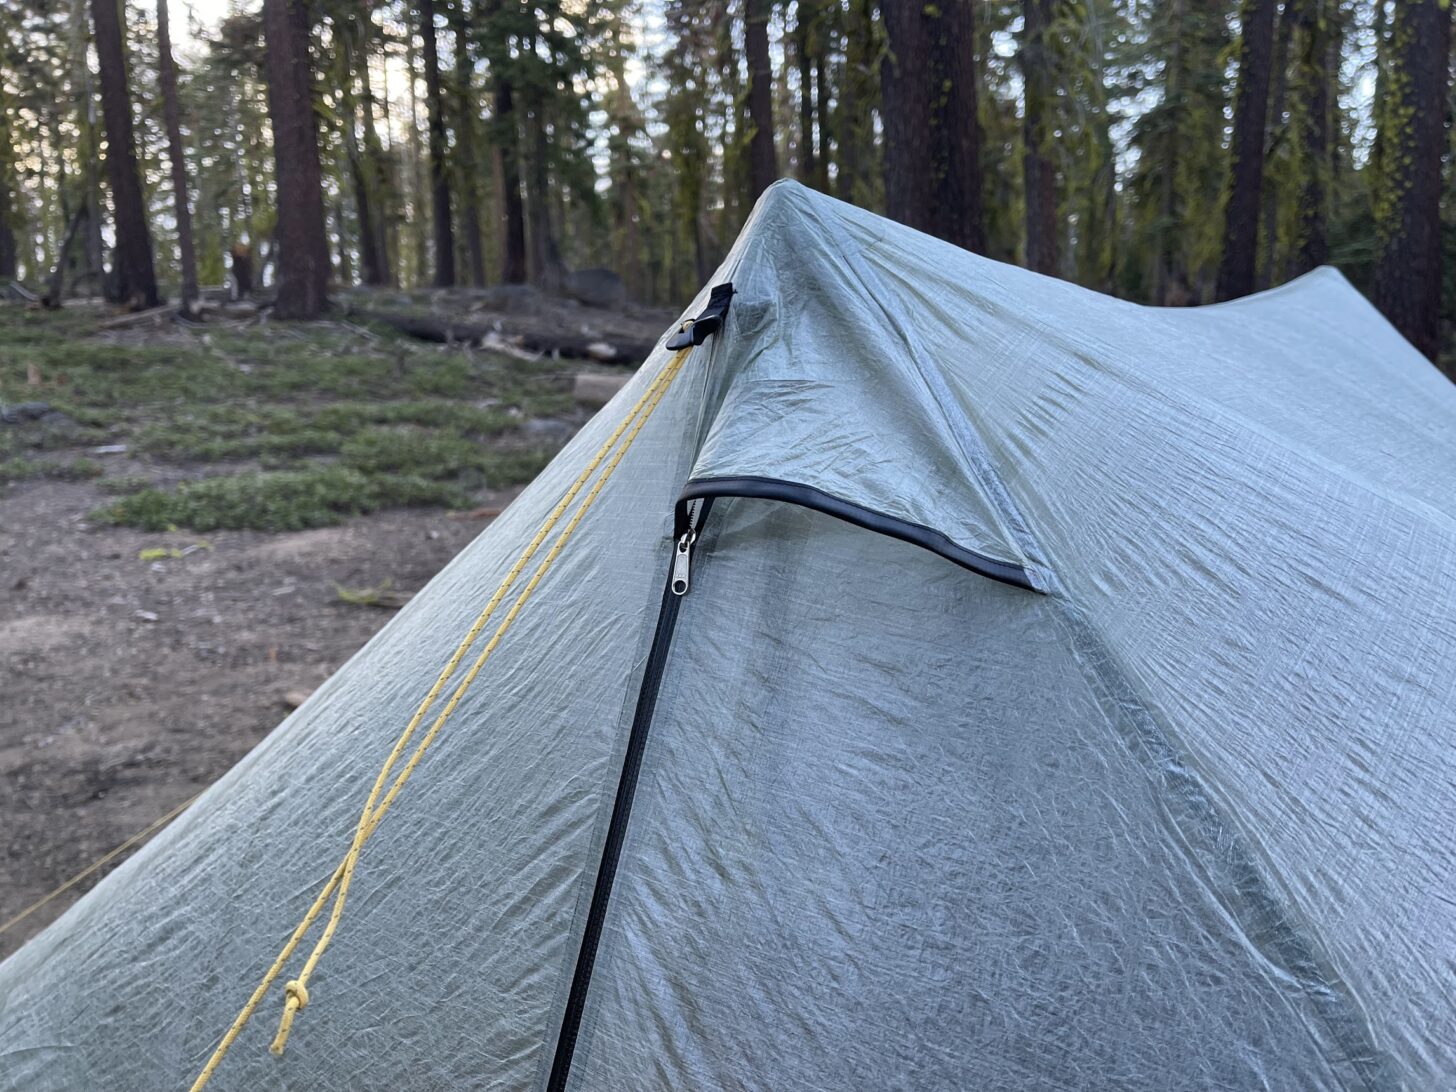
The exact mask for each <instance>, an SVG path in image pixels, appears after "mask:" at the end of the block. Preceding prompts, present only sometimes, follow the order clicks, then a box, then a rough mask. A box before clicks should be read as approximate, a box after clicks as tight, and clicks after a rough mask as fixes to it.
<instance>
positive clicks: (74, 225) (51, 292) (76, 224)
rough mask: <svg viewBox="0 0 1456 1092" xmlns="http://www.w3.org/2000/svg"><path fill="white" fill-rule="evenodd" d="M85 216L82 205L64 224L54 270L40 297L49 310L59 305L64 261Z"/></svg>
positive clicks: (64, 271)
mask: <svg viewBox="0 0 1456 1092" xmlns="http://www.w3.org/2000/svg"><path fill="white" fill-rule="evenodd" d="M85 218H86V208H85V206H84V205H83V206H82V207H81V208H79V209H77V210H76V212H75V214H74V215H73V216H72V217H71V221H70V223H68V224H67V225H66V234H65V235H64V237H62V239H61V246H60V252H59V253H58V254H57V255H56V268H55V271H54V272H52V273H51V279H50V284H49V285H47V287H46V291H45V295H43V296H42V297H41V298H40V301H41V303H42V304H43V305H44V306H45V307H46V308H48V309H50V310H55V309H56V308H58V307H60V306H61V297H62V296H64V295H65V284H66V261H67V259H68V258H69V257H70V256H71V244H72V243H73V242H75V240H76V231H77V230H78V229H79V228H80V226H81V221H82V220H84V219H85Z"/></svg>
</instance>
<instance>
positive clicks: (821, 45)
mask: <svg viewBox="0 0 1456 1092" xmlns="http://www.w3.org/2000/svg"><path fill="white" fill-rule="evenodd" d="M817 33H818V35H819V37H818V38H817V40H816V45H815V49H814V116H815V117H816V118H818V119H819V154H818V156H817V162H818V164H819V171H818V175H817V177H816V178H815V185H817V186H818V187H819V189H820V190H821V191H823V192H824V193H828V192H829V155H830V152H829V144H830V113H829V96H830V91H829V43H828V41H827V35H828V34H829V30H828V28H827V27H826V26H825V25H824V23H823V21H822V17H821V22H820V25H819V29H818V31H817Z"/></svg>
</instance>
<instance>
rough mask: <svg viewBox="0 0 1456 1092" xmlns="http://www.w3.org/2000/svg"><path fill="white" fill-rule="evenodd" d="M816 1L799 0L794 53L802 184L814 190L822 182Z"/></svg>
mask: <svg viewBox="0 0 1456 1092" xmlns="http://www.w3.org/2000/svg"><path fill="white" fill-rule="evenodd" d="M814 15H815V10H814V0H799V3H798V8H797V14H796V18H795V22H794V50H795V52H796V53H797V54H798V62H799V66H798V67H799V181H800V182H803V183H804V184H805V185H808V186H812V185H814V184H815V183H816V182H817V181H818V174H819V166H818V159H817V157H816V156H815V154H814V48H813V37H814V30H813V27H812V25H811V24H812V23H813V20H814Z"/></svg>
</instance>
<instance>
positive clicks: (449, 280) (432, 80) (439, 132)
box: [419, 0, 455, 288]
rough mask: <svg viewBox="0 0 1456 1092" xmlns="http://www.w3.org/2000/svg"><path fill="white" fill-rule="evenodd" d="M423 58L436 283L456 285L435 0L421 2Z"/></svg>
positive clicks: (452, 220) (453, 228)
mask: <svg viewBox="0 0 1456 1092" xmlns="http://www.w3.org/2000/svg"><path fill="white" fill-rule="evenodd" d="M419 12H420V41H421V43H422V46H421V50H420V53H421V56H422V57H423V59H424V64H425V112H426V115H427V116H428V118H429V142H430V208H431V210H432V211H431V215H432V218H433V223H434V225H435V231H434V243H435V284H436V285H437V286H438V287H442V288H443V287H448V286H450V285H453V284H454V283H455V227H454V213H453V211H452V209H451V200H450V167H449V162H448V160H447V158H446V155H447V152H446V147H445V104H444V101H443V97H442V94H441V91H440V54H439V50H438V46H437V43H436V40H435V0H419Z"/></svg>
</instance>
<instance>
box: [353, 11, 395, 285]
mask: <svg viewBox="0 0 1456 1092" xmlns="http://www.w3.org/2000/svg"><path fill="white" fill-rule="evenodd" d="M373 30H374V23H373V20H372V19H370V18H369V13H368V12H367V11H365V12H363V13H362V14H361V17H360V25H359V51H358V56H359V89H360V91H361V92H362V93H363V94H362V101H361V102H360V106H361V108H362V109H363V111H364V183H365V185H366V186H367V187H368V190H369V196H370V201H369V204H370V209H371V220H372V223H373V228H374V245H373V250H374V253H375V260H376V263H377V269H376V270H375V272H376V274H377V276H378V278H379V279H378V280H377V281H372V282H370V283H374V284H380V285H392V284H394V283H395V275H394V260H393V258H392V256H391V251H390V229H389V217H388V216H387V215H385V208H384V200H385V196H386V193H387V191H388V189H389V171H388V167H387V166H386V163H387V158H386V155H385V151H384V145H383V144H382V143H381V142H380V139H379V129H378V127H377V126H376V125H375V123H374V86H373V81H372V80H371V79H370V76H369V40H370V38H371V37H372V36H373ZM387 86H388V85H387V84H386V90H387ZM385 116H386V117H388V116H389V104H388V102H386V103H385Z"/></svg>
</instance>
